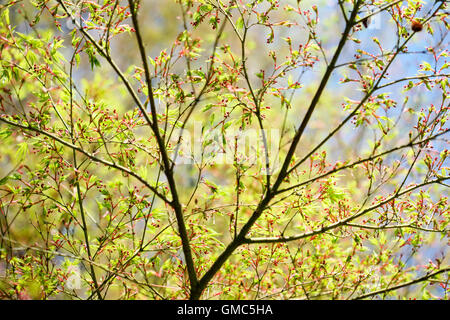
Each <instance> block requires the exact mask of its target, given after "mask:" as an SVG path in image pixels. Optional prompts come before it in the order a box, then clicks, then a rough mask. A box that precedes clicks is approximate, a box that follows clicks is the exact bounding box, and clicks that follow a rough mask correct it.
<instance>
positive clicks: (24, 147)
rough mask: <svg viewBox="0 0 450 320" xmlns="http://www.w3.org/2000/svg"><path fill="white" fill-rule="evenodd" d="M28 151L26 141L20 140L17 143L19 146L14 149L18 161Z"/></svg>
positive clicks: (23, 157)
mask: <svg viewBox="0 0 450 320" xmlns="http://www.w3.org/2000/svg"><path fill="white" fill-rule="evenodd" d="M27 152H28V143H26V142H22V143H19V148H18V149H17V151H16V157H17V160H18V161H23V160H24V159H25V156H26V154H27Z"/></svg>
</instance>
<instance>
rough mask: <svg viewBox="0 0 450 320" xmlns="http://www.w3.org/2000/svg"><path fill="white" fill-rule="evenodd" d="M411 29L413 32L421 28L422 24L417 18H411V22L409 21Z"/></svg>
mask: <svg viewBox="0 0 450 320" xmlns="http://www.w3.org/2000/svg"><path fill="white" fill-rule="evenodd" d="M411 29H412V31H414V32H420V31H422V29H423V24H422V23H420V22H419V21H417V20H413V22H411Z"/></svg>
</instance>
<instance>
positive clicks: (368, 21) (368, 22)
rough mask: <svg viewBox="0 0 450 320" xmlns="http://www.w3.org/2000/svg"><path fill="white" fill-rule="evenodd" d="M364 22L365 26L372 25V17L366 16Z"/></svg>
mask: <svg viewBox="0 0 450 320" xmlns="http://www.w3.org/2000/svg"><path fill="white" fill-rule="evenodd" d="M362 23H363V25H364V27H365V28H367V27H369V25H370V17H368V18H365V19H364V20H363V21H362Z"/></svg>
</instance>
